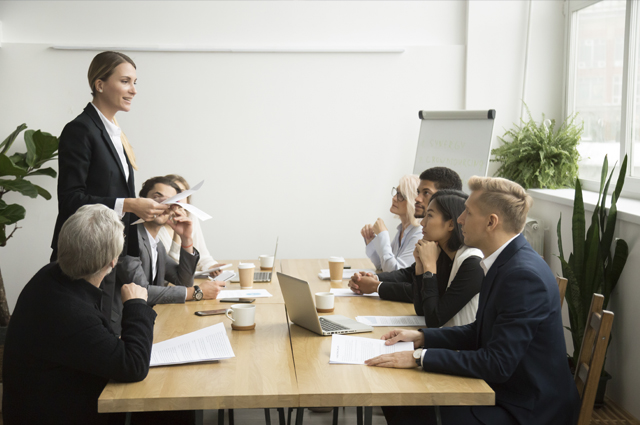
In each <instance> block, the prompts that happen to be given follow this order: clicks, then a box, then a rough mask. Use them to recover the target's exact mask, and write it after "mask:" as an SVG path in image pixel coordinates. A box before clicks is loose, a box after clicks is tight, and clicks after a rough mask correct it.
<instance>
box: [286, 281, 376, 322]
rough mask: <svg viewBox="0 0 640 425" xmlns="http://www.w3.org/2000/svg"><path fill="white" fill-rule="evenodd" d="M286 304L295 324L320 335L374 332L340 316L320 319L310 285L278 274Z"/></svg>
mask: <svg viewBox="0 0 640 425" xmlns="http://www.w3.org/2000/svg"><path fill="white" fill-rule="evenodd" d="M278 282H280V289H282V296H283V297H284V304H285V306H286V307H287V313H288V314H289V318H290V319H291V321H292V322H293V323H295V324H296V325H298V326H302V327H303V328H305V329H308V330H310V331H312V332H315V333H317V334H318V335H333V334H353V333H359V332H372V331H373V328H372V327H371V326H368V325H365V324H363V323H360V322H356V321H355V320H353V319H349V318H348V317H344V316H340V315H337V314H336V315H331V316H322V317H318V313H317V312H316V305H315V303H314V302H313V295H312V294H311V288H309V283H308V282H305V281H304V280H300V279H296V278H295V277H292V276H288V275H286V274H282V273H278Z"/></svg>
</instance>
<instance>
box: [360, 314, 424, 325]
mask: <svg viewBox="0 0 640 425" xmlns="http://www.w3.org/2000/svg"><path fill="white" fill-rule="evenodd" d="M356 320H357V321H358V322H360V323H364V324H365V325H369V326H425V321H424V316H356Z"/></svg>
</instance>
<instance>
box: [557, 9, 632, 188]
mask: <svg viewBox="0 0 640 425" xmlns="http://www.w3.org/2000/svg"><path fill="white" fill-rule="evenodd" d="M601 1H605V0H567V1H566V2H565V17H566V24H565V52H566V54H565V72H564V80H565V83H564V86H565V101H564V111H565V113H564V116H565V117H567V116H570V115H571V114H573V112H574V111H573V105H574V102H575V96H576V87H575V75H576V67H577V59H578V52H577V49H578V48H579V46H578V45H577V37H576V34H575V31H574V28H575V27H576V24H577V20H578V16H577V13H576V12H579V11H580V10H582V9H585V8H587V7H589V6H593V5H594V4H597V3H600V2H601ZM625 3H626V9H625V28H624V45H623V54H622V60H623V64H622V96H621V101H620V158H624V156H625V154H628V155H629V159H630V161H629V164H628V167H627V175H626V177H625V185H624V190H623V192H622V195H623V196H625V197H629V198H635V199H640V175H638V176H632V175H631V171H632V168H633V165H634V164H633V160H632V158H633V154H634V152H633V143H632V142H633V141H632V127H633V117H634V112H636V111H634V108H635V94H636V79H635V78H633V77H634V70H635V69H637V61H639V60H640V58H638V57H637V54H636V53H637V50H638V46H637V45H638V43H640V40H639V39H638V38H639V37H640V30H638V25H640V4H639V3H640V2H638V1H635V0H626V1H625ZM638 72H639V73H640V70H639V71H638ZM637 113H640V111H637ZM637 165H640V164H637ZM612 166H613V164H609V169H610V170H611V167H612ZM619 166H620V164H618V165H617V167H616V169H619ZM580 182H581V183H582V187H583V189H586V190H591V191H595V192H598V191H599V190H600V182H599V181H597V180H590V179H584V178H580ZM610 190H613V187H610Z"/></svg>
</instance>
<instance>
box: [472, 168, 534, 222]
mask: <svg viewBox="0 0 640 425" xmlns="http://www.w3.org/2000/svg"><path fill="white" fill-rule="evenodd" d="M469 189H470V190H471V191H472V192H476V191H481V192H482V193H481V194H480V196H479V197H478V203H479V204H480V205H479V206H480V209H481V210H482V211H483V212H485V213H495V214H497V215H498V216H499V217H500V220H501V221H502V226H503V227H504V229H505V230H506V231H508V232H511V233H520V232H522V229H523V228H524V223H525V221H526V219H527V213H528V212H529V208H531V205H532V204H533V200H532V199H531V196H529V195H528V194H527V192H526V191H525V190H524V189H523V188H522V186H520V185H519V184H518V183H515V182H512V181H511V180H507V179H503V178H499V177H478V176H473V177H471V178H470V179H469Z"/></svg>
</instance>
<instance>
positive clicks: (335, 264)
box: [329, 257, 344, 283]
mask: <svg viewBox="0 0 640 425" xmlns="http://www.w3.org/2000/svg"><path fill="white" fill-rule="evenodd" d="M343 269H344V258H342V257H329V276H330V278H331V282H332V283H342V270H343Z"/></svg>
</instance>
